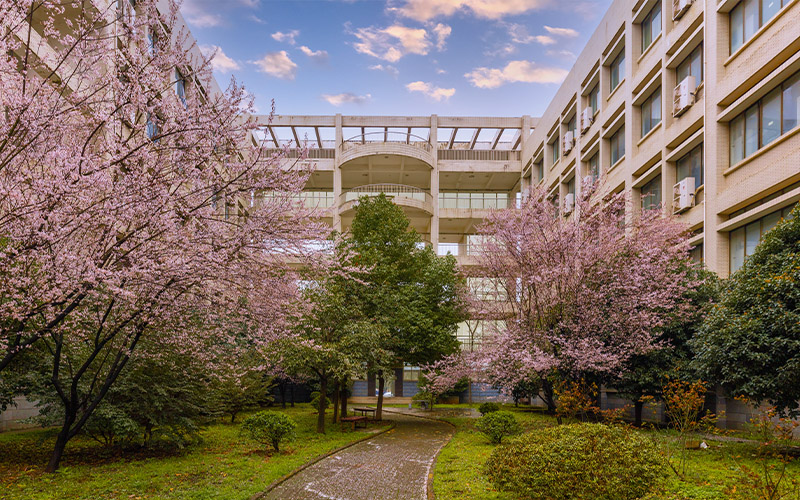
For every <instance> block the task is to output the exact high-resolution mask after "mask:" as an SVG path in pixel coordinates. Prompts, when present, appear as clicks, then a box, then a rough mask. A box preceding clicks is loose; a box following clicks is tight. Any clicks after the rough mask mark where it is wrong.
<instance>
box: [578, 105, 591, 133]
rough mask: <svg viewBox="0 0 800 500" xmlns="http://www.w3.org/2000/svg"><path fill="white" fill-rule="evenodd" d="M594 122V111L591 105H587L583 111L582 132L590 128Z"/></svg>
mask: <svg viewBox="0 0 800 500" xmlns="http://www.w3.org/2000/svg"><path fill="white" fill-rule="evenodd" d="M592 122H594V113H593V112H592V108H591V107H587V108H585V109H584V110H583V111H582V112H581V134H584V133H586V131H587V130H589V127H591V126H592Z"/></svg>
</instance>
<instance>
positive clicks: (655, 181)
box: [639, 174, 664, 212]
mask: <svg viewBox="0 0 800 500" xmlns="http://www.w3.org/2000/svg"><path fill="white" fill-rule="evenodd" d="M652 186H658V189H657V190H653V189H652ZM648 191H653V192H657V193H658V203H651V204H650V205H645V202H646V200H647V199H648V198H650V197H653V196H655V195H653V194H651V193H650V192H648ZM663 191H664V190H663V189H662V188H661V174H658V175H656V176H655V177H653V178H652V179H650V180H649V181H647V182H646V183H644V185H643V186H642V187H641V189H639V193H640V194H641V198H642V212H645V211H649V210H659V209H661V207H662V206H663V203H664V195H663Z"/></svg>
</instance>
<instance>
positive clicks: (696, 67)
mask: <svg viewBox="0 0 800 500" xmlns="http://www.w3.org/2000/svg"><path fill="white" fill-rule="evenodd" d="M677 73H678V82H682V81H683V79H684V78H686V77H687V76H690V75H691V76H693V77H694V79H695V83H696V84H697V85H700V82H702V81H703V44H702V43H701V44H700V45H699V46H698V47H697V48H696V49H694V50H693V51H692V53H691V54H689V55H688V56H687V57H686V59H684V60H683V62H682V63H680V64H679V65H678V69H677Z"/></svg>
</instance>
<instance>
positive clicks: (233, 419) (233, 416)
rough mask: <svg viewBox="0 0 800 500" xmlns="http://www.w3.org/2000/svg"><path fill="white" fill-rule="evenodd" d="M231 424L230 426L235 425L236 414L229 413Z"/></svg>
mask: <svg viewBox="0 0 800 500" xmlns="http://www.w3.org/2000/svg"><path fill="white" fill-rule="evenodd" d="M231 423H232V424H235V423H236V413H235V412H231Z"/></svg>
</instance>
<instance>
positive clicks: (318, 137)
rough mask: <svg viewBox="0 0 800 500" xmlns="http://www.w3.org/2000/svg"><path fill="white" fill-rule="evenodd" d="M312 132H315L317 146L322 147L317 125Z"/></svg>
mask: <svg viewBox="0 0 800 500" xmlns="http://www.w3.org/2000/svg"><path fill="white" fill-rule="evenodd" d="M314 133H315V134H317V147H318V148H319V149H322V137H321V136H320V135H319V127H314Z"/></svg>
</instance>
